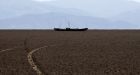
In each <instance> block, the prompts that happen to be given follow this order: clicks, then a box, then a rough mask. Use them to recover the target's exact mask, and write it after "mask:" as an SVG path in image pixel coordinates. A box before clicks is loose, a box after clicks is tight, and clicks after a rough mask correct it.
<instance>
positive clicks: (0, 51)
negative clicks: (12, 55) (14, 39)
mask: <svg viewBox="0 0 140 75" xmlns="http://www.w3.org/2000/svg"><path fill="white" fill-rule="evenodd" d="M15 48H18V47H14V48H9V49H5V50H0V53H2V52H6V51H11V50H13V49H15Z"/></svg>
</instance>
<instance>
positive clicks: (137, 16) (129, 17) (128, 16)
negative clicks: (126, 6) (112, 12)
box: [111, 9, 140, 28]
mask: <svg viewBox="0 0 140 75" xmlns="http://www.w3.org/2000/svg"><path fill="white" fill-rule="evenodd" d="M111 19H113V20H118V21H124V22H127V23H131V24H135V25H139V28H140V9H137V10H133V11H128V12H125V13H122V14H119V15H117V16H115V17H113V18H111Z"/></svg>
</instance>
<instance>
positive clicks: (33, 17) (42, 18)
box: [0, 12, 138, 29]
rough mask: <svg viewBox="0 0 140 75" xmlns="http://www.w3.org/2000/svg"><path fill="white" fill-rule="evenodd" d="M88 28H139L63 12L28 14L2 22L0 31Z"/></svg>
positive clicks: (119, 22)
mask: <svg viewBox="0 0 140 75" xmlns="http://www.w3.org/2000/svg"><path fill="white" fill-rule="evenodd" d="M68 21H69V22H70V23H71V27H76V28H81V27H88V28H91V29H132V28H138V25H134V24H131V23H128V22H124V21H110V20H107V19H103V18H97V17H90V16H80V15H74V14H68V13H62V12H59V13H58V12H51V13H44V14H28V15H23V16H19V17H16V18H9V19H3V20H0V29H52V28H54V27H62V28H63V27H67V22H68Z"/></svg>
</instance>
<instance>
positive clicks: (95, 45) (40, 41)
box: [0, 30, 140, 75]
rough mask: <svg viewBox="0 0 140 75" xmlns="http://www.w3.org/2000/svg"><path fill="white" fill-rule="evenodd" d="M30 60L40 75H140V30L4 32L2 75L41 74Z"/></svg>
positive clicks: (0, 40)
mask: <svg viewBox="0 0 140 75" xmlns="http://www.w3.org/2000/svg"><path fill="white" fill-rule="evenodd" d="M25 41H26V48H28V49H26V48H25ZM51 45H55V46H51ZM44 46H48V47H47V48H46V47H44ZM15 47H17V48H15ZM18 47H19V48H18ZM42 47H43V48H42ZM40 48H41V49H40ZM36 49H38V50H36ZM4 50H7V51H4ZM29 58H30V59H31V61H32V63H33V64H35V65H36V67H37V68H38V69H39V70H40V72H41V74H40V75H140V31H139V30H92V31H86V32H56V31H48V30H32V31H29V30H20V31H19V30H1V31H0V75H39V73H37V72H36V71H35V70H34V69H33V65H31V62H29Z"/></svg>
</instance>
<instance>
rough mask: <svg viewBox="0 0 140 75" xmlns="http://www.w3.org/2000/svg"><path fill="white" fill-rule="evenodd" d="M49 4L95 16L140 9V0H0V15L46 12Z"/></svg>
mask: <svg viewBox="0 0 140 75" xmlns="http://www.w3.org/2000/svg"><path fill="white" fill-rule="evenodd" d="M49 6H53V7H59V8H71V9H72V8H75V9H79V10H81V11H84V12H87V13H89V14H91V15H92V16H97V17H112V16H115V15H118V14H120V13H123V12H127V11H133V10H135V9H140V0H1V2H0V17H1V18H2V17H9V16H15V15H21V14H28V13H35V12H37V13H42V12H48V11H49V10H48V9H49Z"/></svg>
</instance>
